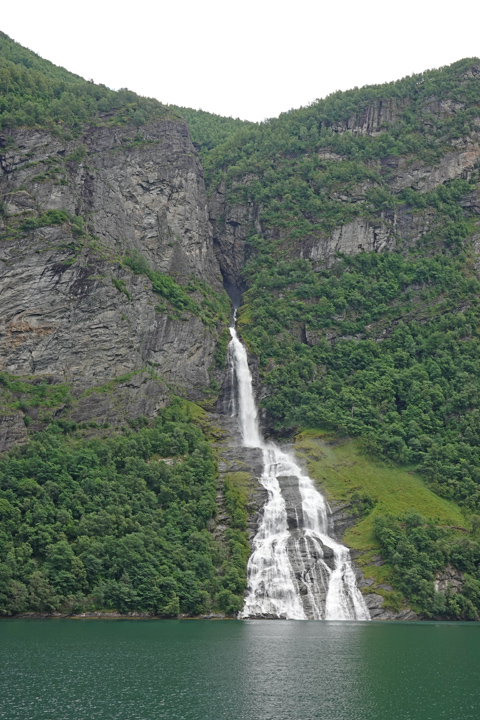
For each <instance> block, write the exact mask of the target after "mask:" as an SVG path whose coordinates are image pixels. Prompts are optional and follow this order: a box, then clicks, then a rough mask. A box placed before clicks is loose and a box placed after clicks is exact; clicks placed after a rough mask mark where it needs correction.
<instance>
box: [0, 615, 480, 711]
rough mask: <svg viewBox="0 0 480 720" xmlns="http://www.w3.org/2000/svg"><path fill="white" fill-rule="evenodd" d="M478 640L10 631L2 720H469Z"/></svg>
mask: <svg viewBox="0 0 480 720" xmlns="http://www.w3.org/2000/svg"><path fill="white" fill-rule="evenodd" d="M479 666H480V626H479V625H477V624H463V623H459V624H435V623H411V624H409V623H406V624H401V623H349V622H338V623H336V622H295V621H250V620H247V621H231V622H214V621H210V622H209V621H201V622H198V621H126V620H124V621H117V622H115V621H21V620H12V621H2V622H0V668H1V673H0V718H2V719H5V720H20V719H21V720H40V719H42V720H100V719H101V720H157V719H158V720H160V719H162V720H164V719H165V720H167V719H168V720H317V719H318V720H442V719H445V720H470V719H472V720H473V719H475V720H477V718H478V717H479V716H480V689H479V686H478V674H479V673H478V667H479Z"/></svg>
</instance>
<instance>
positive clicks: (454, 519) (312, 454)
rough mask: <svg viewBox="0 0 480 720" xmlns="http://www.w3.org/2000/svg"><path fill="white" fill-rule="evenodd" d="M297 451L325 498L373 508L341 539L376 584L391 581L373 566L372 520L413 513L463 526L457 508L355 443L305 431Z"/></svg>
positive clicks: (375, 546) (404, 469)
mask: <svg viewBox="0 0 480 720" xmlns="http://www.w3.org/2000/svg"><path fill="white" fill-rule="evenodd" d="M296 449H297V451H298V452H300V453H301V454H303V455H304V456H305V457H306V458H307V459H308V469H309V473H310V475H311V477H312V478H314V479H315V480H316V481H317V482H318V483H319V484H320V485H321V488H322V490H323V491H324V492H325V494H326V496H327V498H328V499H329V500H334V501H338V502H352V498H354V496H355V495H357V496H358V494H359V493H361V494H362V496H369V497H370V498H371V499H372V500H373V501H375V505H374V507H373V509H372V510H371V512H369V513H368V515H367V516H364V515H363V516H360V517H358V519H357V521H356V522H355V524H354V525H353V527H351V528H350V529H349V530H347V532H346V533H345V536H344V541H345V543H346V544H347V545H348V546H349V547H351V548H353V549H354V550H357V551H359V552H360V553H361V557H360V558H359V565H360V566H361V567H362V569H363V570H364V572H365V573H366V576H367V577H373V578H374V580H375V582H376V583H385V582H390V581H391V572H390V568H389V566H388V564H385V565H381V566H380V567H378V566H375V565H374V564H373V562H374V558H375V556H376V555H378V554H380V553H381V547H380V544H379V542H378V540H377V539H376V538H375V536H374V519H375V517H377V516H382V515H386V514H392V515H394V516H399V515H402V514H404V513H408V512H409V511H411V510H416V511H417V512H419V513H421V514H422V515H423V517H424V518H425V519H426V520H428V521H431V522H434V523H436V524H439V525H441V526H446V527H449V528H450V527H453V528H455V527H465V517H464V515H463V514H462V512H461V510H460V508H459V507H458V506H457V505H456V504H455V503H454V502H451V501H449V500H445V499H444V498H441V497H439V496H438V495H436V494H435V493H434V492H432V491H431V490H430V489H429V488H428V487H427V485H426V484H425V483H424V482H423V480H422V479H421V478H420V476H419V475H418V474H416V473H414V472H413V471H411V470H409V469H408V467H398V466H391V465H387V464H386V463H382V462H379V461H376V460H372V459H371V458H368V457H365V456H364V455H362V454H361V452H360V450H359V448H358V443H357V442H356V441H354V440H350V439H342V438H338V437H337V436H335V435H333V434H329V433H327V432H323V431H321V430H305V431H304V432H302V433H300V434H299V435H298V436H297V438H296Z"/></svg>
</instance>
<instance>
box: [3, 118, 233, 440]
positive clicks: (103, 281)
mask: <svg viewBox="0 0 480 720" xmlns="http://www.w3.org/2000/svg"><path fill="white" fill-rule="evenodd" d="M0 144H1V145H3V148H4V149H3V150H1V151H0V199H2V200H3V201H4V208H5V211H6V212H5V213H4V217H3V219H2V223H1V225H2V226H3V227H0V231H2V230H3V237H2V245H1V249H0V294H1V310H2V312H1V315H0V370H3V371H6V372H8V373H10V374H11V375H17V376H30V377H31V376H40V377H46V376H48V377H49V378H50V380H52V378H53V381H54V382H60V381H61V382H66V383H68V384H70V385H71V386H72V387H73V394H74V397H75V400H76V404H75V407H74V408H72V409H70V410H68V412H69V413H70V415H71V416H72V417H74V418H75V419H81V420H87V419H92V418H93V419H96V420H101V421H108V422H123V421H124V419H125V417H131V416H136V415H139V414H146V415H152V414H155V412H156V410H157V409H158V407H160V406H161V405H162V404H164V402H165V400H166V398H167V396H168V395H169V394H171V392H172V391H174V392H177V393H186V394H187V396H188V397H191V398H192V399H198V398H200V397H202V395H203V393H204V391H205V389H206V388H208V386H209V383H210V376H209V368H211V366H212V364H213V354H214V352H215V348H216V342H217V339H218V332H219V330H220V329H221V328H211V327H207V326H206V325H205V324H204V323H203V322H202V320H201V319H200V317H197V316H196V315H194V314H191V313H187V312H184V313H179V312H178V311H177V312H171V310H169V309H168V307H167V306H166V305H165V303H163V304H162V302H161V301H162V298H161V297H160V296H159V295H158V294H155V293H153V292H152V283H151V281H150V280H149V279H148V278H147V277H146V276H145V275H134V274H133V273H132V272H131V271H130V270H129V269H128V268H126V267H125V266H123V265H122V264H121V260H122V258H123V257H124V255H125V254H126V253H131V252H132V251H133V250H137V251H139V252H140V253H141V254H142V255H143V256H144V257H145V258H146V259H147V260H148V262H149V263H150V266H151V267H152V268H153V269H154V270H158V271H161V272H164V273H168V274H169V275H171V276H173V277H174V278H175V279H176V280H177V282H179V283H185V282H187V281H188V280H189V279H190V278H196V279H198V280H201V281H204V282H205V283H207V284H208V286H209V287H210V288H212V289H213V290H214V291H217V292H223V289H222V280H221V274H220V270H219V266H218V262H217V260H216V257H215V254H214V251H213V241H212V233H211V228H210V224H209V220H208V215H207V202H206V194H205V187H204V181H203V171H202V169H201V166H200V163H199V160H198V157H197V154H196V152H195V150H194V148H193V146H192V144H191V141H190V137H189V134H188V130H187V127H186V126H185V124H184V123H181V122H173V121H167V122H159V123H156V124H152V125H148V126H145V127H143V128H141V129H140V130H137V129H136V128H130V127H123V128H112V127H110V128H108V127H104V128H91V129H89V130H88V131H87V132H86V133H85V135H84V136H83V137H82V138H80V139H79V140H76V141H70V142H62V141H61V140H59V139H58V138H56V137H53V136H51V135H50V134H49V133H47V132H43V131H37V130H25V129H20V130H17V131H11V132H9V133H5V134H4V136H3V137H2V138H0ZM52 210H61V211H65V212H67V213H69V214H70V217H71V218H74V217H75V216H82V218H83V220H84V228H85V232H83V233H82V232H80V231H79V230H78V227H77V226H75V224H74V223H71V222H63V223H60V224H55V223H52V222H50V223H49V220H48V217H47V220H46V221H45V223H42V222H41V221H40V223H39V224H40V227H35V222H33V223H32V222H31V227H32V229H28V228H29V227H30V226H29V225H28V222H26V221H28V220H30V221H36V222H37V224H38V218H41V217H42V216H43V217H44V218H45V213H46V212H48V211H52ZM43 225H44V226H43ZM114 283H116V284H114ZM196 295H198V298H196V299H197V300H200V301H201V295H200V293H196ZM159 302H160V305H161V307H158V305H159ZM162 305H163V306H162ZM167 305H168V304H167ZM156 307H157V310H156ZM147 370H148V372H146V371H147ZM132 374H133V375H134V376H135V379H133V378H131V379H129V380H128V382H129V385H128V386H127V385H126V384H125V382H118V383H117V384H116V386H115V388H114V390H113V391H111V392H109V393H107V394H105V395H102V396H100V395H99V394H98V393H94V394H93V395H88V394H87V395H86V394H85V393H86V392H87V391H90V390H92V389H93V388H95V387H97V386H102V385H104V384H105V383H108V382H109V381H112V380H113V379H115V378H122V377H123V376H127V375H132ZM65 413H67V409H65V410H64V411H63V414H65ZM2 417H3V424H2V427H3V428H4V431H2V433H1V434H2V437H3V435H5V438H4V440H3V446H4V447H8V446H9V445H11V444H13V443H14V442H15V441H16V437H17V435H18V432H19V431H18V430H17V431H15V430H14V427H15V426H16V421H15V418H14V416H13V415H12V413H11V412H10V414H8V413H7V414H5V415H3V416H2ZM15 417H16V416H15ZM20 435H22V436H23V435H24V433H23V432H22V433H20Z"/></svg>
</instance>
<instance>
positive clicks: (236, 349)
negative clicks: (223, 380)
mask: <svg viewBox="0 0 480 720" xmlns="http://www.w3.org/2000/svg"><path fill="white" fill-rule="evenodd" d="M230 334H231V336H232V339H231V342H230V345H229V349H228V361H229V364H230V370H231V372H233V373H234V376H235V378H236V389H237V400H238V402H236V401H235V397H233V398H232V400H231V402H230V404H229V407H230V408H231V413H232V415H237V416H238V420H239V425H240V430H241V433H242V439H243V445H244V446H245V447H250V448H252V447H255V448H260V449H261V450H262V452H263V463H264V470H263V474H262V477H261V478H260V482H261V483H262V485H263V486H264V487H265V489H266V490H267V492H268V499H267V502H266V504H265V507H264V513H263V519H262V522H261V523H260V527H259V528H258V532H257V535H256V536H255V539H254V543H253V544H254V549H253V552H252V554H251V556H250V559H249V561H248V570H247V572H248V595H247V597H246V599H245V605H244V608H243V610H242V611H241V612H240V614H239V617H241V618H252V617H278V618H286V619H292V620H307V619H315V620H319V619H325V620H369V619H370V615H369V613H368V610H367V608H366V606H365V603H364V601H363V598H362V595H361V593H360V591H359V590H358V588H357V585H356V581H355V574H354V572H353V568H352V564H351V561H350V554H349V551H348V549H347V548H346V547H344V546H343V545H341V544H340V543H338V542H337V541H336V540H334V539H333V538H331V537H329V535H328V513H327V507H326V503H325V500H324V499H323V497H322V495H321V494H320V493H319V492H318V491H317V490H316V488H315V486H314V483H313V481H312V479H311V478H310V477H309V476H308V475H306V474H305V473H304V472H303V471H302V469H301V468H300V466H299V465H298V463H297V462H296V460H295V458H294V457H293V456H292V455H290V454H289V453H287V452H284V451H282V450H280V448H279V447H278V446H277V445H276V444H275V443H273V442H266V441H265V440H264V439H263V438H262V436H261V433H260V429H259V424H258V416H257V408H256V405H255V399H254V397H253V388H252V375H251V373H250V369H249V367H248V361H247V353H246V350H245V348H244V346H243V345H242V343H241V342H240V340H239V338H238V335H237V332H236V329H235V327H234V326H232V327H231V328H230ZM234 393H235V383H232V394H233V395H234Z"/></svg>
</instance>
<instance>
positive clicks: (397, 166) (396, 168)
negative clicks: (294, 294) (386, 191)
mask: <svg viewBox="0 0 480 720" xmlns="http://www.w3.org/2000/svg"><path fill="white" fill-rule="evenodd" d="M455 144H456V145H457V148H456V149H455V150H453V151H451V152H447V153H446V154H445V155H444V156H443V157H442V158H441V159H440V161H439V162H438V163H437V164H436V165H428V164H426V163H423V162H420V161H418V160H412V159H411V158H408V157H395V158H394V157H390V156H389V157H387V158H385V159H384V160H383V161H382V170H383V171H384V172H385V173H386V174H387V175H388V183H389V185H390V187H391V189H392V190H393V191H394V192H400V190H403V189H404V188H407V187H411V188H414V189H415V190H418V191H420V192H428V191H429V190H433V189H434V188H436V187H437V186H438V185H441V184H442V183H444V182H447V180H456V179H457V178H462V179H463V180H467V179H468V178H469V177H470V176H471V173H472V172H473V170H474V168H475V165H476V164H477V162H478V160H479V158H480V145H479V144H478V142H472V141H471V140H470V139H462V140H459V141H456V142H455Z"/></svg>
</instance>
